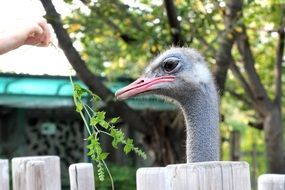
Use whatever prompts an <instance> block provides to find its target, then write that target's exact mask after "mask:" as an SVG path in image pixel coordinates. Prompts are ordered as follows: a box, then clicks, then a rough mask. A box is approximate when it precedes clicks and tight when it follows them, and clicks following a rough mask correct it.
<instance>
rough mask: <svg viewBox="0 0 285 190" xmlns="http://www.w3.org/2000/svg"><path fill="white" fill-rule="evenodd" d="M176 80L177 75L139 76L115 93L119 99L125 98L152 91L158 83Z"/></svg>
mask: <svg viewBox="0 0 285 190" xmlns="http://www.w3.org/2000/svg"><path fill="white" fill-rule="evenodd" d="M174 80H175V76H170V75H168V76H160V77H154V78H144V77H141V78H138V79H137V80H136V81H134V82H133V83H131V84H129V85H128V86H125V87H123V88H121V89H119V90H117V92H116V93H115V96H116V98H117V99H118V100H125V99H128V98H131V97H134V96H136V95H139V94H141V93H144V92H148V91H152V90H154V89H156V87H155V86H156V85H157V84H160V83H164V82H172V81H174Z"/></svg>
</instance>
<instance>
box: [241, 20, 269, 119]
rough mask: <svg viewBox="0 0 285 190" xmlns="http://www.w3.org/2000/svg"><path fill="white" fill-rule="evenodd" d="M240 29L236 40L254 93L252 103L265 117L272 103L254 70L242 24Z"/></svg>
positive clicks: (252, 58) (244, 28)
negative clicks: (253, 102)
mask: <svg viewBox="0 0 285 190" xmlns="http://www.w3.org/2000/svg"><path fill="white" fill-rule="evenodd" d="M241 28H242V31H241V32H240V33H238V35H237V40H236V42H237V46H238V50H239V53H240V55H241V56H242V59H243V63H244V64H243V65H244V69H245V73H246V75H247V78H248V80H249V85H250V88H251V89H252V92H253V93H254V101H255V102H256V103H255V105H257V106H258V111H259V112H260V114H261V115H266V114H267V112H268V111H270V109H271V108H272V103H271V101H270V99H269V97H268V95H267V93H266V91H265V89H264V86H263V85H262V83H261V81H260V78H259V76H258V74H257V72H256V70H255V68H254V64H255V60H254V56H253V54H252V51H251V48H250V44H249V39H248V36H247V33H246V27H245V25H244V24H242V25H241Z"/></svg>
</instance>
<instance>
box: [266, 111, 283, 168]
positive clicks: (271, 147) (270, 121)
mask: <svg viewBox="0 0 285 190" xmlns="http://www.w3.org/2000/svg"><path fill="white" fill-rule="evenodd" d="M263 128H264V133H265V143H266V155H267V159H268V172H269V173H284V172H285V169H284V154H283V137H282V136H283V129H282V116H281V110H280V109H278V106H274V107H273V108H272V110H271V112H269V113H268V114H267V115H266V116H265V119H264V122H263Z"/></svg>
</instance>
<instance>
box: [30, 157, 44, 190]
mask: <svg viewBox="0 0 285 190" xmlns="http://www.w3.org/2000/svg"><path fill="white" fill-rule="evenodd" d="M44 164H45V163H44V161H29V162H28V163H27V170H26V179H27V183H26V185H27V186H26V189H28V190H48V189H47V187H46V181H45V179H44V177H45V174H44V172H45V170H44Z"/></svg>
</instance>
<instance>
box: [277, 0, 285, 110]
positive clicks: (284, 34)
mask: <svg viewBox="0 0 285 190" xmlns="http://www.w3.org/2000/svg"><path fill="white" fill-rule="evenodd" d="M284 30H285V5H283V6H282V14H281V26H280V28H279V30H278V34H279V39H278V45H277V49H276V66H275V98H274V103H275V104H277V105H279V107H280V106H281V98H282V59H283V56H284V43H285V31H284Z"/></svg>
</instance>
